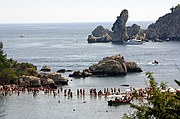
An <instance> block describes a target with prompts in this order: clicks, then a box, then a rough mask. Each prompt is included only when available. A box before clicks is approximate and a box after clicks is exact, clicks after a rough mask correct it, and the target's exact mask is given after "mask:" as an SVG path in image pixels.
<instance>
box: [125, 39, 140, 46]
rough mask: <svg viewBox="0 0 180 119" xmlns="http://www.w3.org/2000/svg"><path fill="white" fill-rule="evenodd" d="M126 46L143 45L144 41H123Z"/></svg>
mask: <svg viewBox="0 0 180 119" xmlns="http://www.w3.org/2000/svg"><path fill="white" fill-rule="evenodd" d="M123 42H124V44H125V45H142V44H143V41H141V40H137V39H130V40H127V41H123Z"/></svg>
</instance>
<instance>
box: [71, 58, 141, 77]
mask: <svg viewBox="0 0 180 119" xmlns="http://www.w3.org/2000/svg"><path fill="white" fill-rule="evenodd" d="M85 72H86V73H85ZM128 72H142V69H141V68H140V67H139V66H138V65H137V64H136V63H135V62H126V61H125V60H124V57H123V56H121V55H115V56H111V57H105V58H103V59H102V60H101V61H99V62H98V63H97V64H93V65H92V66H90V67H89V70H87V69H86V70H84V71H83V72H80V71H75V72H74V73H73V74H71V75H70V76H71V77H78V78H79V77H87V76H116V75H126V74H127V73H128ZM84 74H86V75H84Z"/></svg>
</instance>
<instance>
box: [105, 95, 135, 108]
mask: <svg viewBox="0 0 180 119" xmlns="http://www.w3.org/2000/svg"><path fill="white" fill-rule="evenodd" d="M108 97H109V98H111V99H110V100H108V105H109V106H116V105H122V104H130V102H131V100H132V98H131V97H128V96H123V95H110V96H108Z"/></svg>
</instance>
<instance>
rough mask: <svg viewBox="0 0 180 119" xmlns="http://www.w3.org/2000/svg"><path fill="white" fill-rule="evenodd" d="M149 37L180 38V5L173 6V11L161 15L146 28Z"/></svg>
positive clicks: (162, 38)
mask: <svg viewBox="0 0 180 119" xmlns="http://www.w3.org/2000/svg"><path fill="white" fill-rule="evenodd" d="M146 35H147V38H148V39H151V40H155V39H156V38H158V39H161V40H166V39H170V40H180V7H176V8H173V10H172V12H171V13H168V14H166V15H164V16H162V17H160V18H159V19H158V20H157V21H156V23H153V24H151V25H149V26H148V29H147V30H146Z"/></svg>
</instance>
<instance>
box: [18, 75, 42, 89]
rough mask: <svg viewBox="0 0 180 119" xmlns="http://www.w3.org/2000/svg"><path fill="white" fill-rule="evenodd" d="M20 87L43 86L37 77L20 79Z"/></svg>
mask: <svg viewBox="0 0 180 119" xmlns="http://www.w3.org/2000/svg"><path fill="white" fill-rule="evenodd" d="M19 81H20V85H21V86H27V87H40V86H41V80H40V78H38V77H35V76H22V77H21V78H20V79H19Z"/></svg>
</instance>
